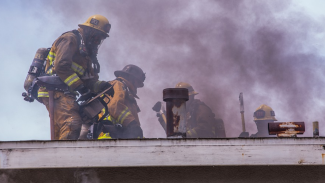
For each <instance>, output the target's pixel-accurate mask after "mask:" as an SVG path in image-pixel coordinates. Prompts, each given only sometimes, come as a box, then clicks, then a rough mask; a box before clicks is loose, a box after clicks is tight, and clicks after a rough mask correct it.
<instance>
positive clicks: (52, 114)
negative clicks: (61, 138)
mask: <svg viewBox="0 0 325 183" xmlns="http://www.w3.org/2000/svg"><path fill="white" fill-rule="evenodd" d="M48 92H49V108H50V111H49V113H50V129H51V140H55V139H54V91H48Z"/></svg>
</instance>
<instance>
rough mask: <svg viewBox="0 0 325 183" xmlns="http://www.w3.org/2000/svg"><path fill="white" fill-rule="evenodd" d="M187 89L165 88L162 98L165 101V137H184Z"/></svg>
mask: <svg viewBox="0 0 325 183" xmlns="http://www.w3.org/2000/svg"><path fill="white" fill-rule="evenodd" d="M188 99H189V97H188V89H186V88H166V89H164V90H163V100H164V101H165V102H166V120H167V130H166V134H167V137H186V101H187V100H188Z"/></svg>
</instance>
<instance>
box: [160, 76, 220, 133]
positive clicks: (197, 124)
mask: <svg viewBox="0 0 325 183" xmlns="http://www.w3.org/2000/svg"><path fill="white" fill-rule="evenodd" d="M175 88H187V89H188V92H189V100H188V101H187V102H186V112H187V124H186V128H187V132H186V137H187V138H224V137H226V134H225V128H224V123H223V120H222V119H220V118H216V117H215V114H214V113H213V112H212V110H211V109H210V108H209V107H208V106H207V105H206V104H205V103H204V102H202V101H200V100H199V99H194V97H195V95H197V94H199V93H198V92H196V91H195V90H194V89H193V87H192V86H191V85H190V84H188V83H185V82H179V83H177V84H176V86H175ZM157 117H158V120H159V122H160V124H164V123H165V122H164V121H163V120H164V118H163V117H162V115H161V114H159V113H157Z"/></svg>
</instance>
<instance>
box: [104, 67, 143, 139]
mask: <svg viewBox="0 0 325 183" xmlns="http://www.w3.org/2000/svg"><path fill="white" fill-rule="evenodd" d="M114 75H115V76H116V77H117V78H116V79H115V80H113V81H111V82H110V84H111V85H113V88H114V91H115V94H114V97H110V102H109V103H108V105H107V106H108V111H109V116H108V117H107V118H105V120H109V121H110V122H111V123H113V125H108V126H104V128H103V133H101V134H100V135H99V137H98V139H105V138H110V137H112V138H142V137H143V132H142V129H141V127H140V121H139V117H138V113H139V112H140V108H139V106H138V104H137V101H136V99H139V97H138V96H137V89H138V88H142V87H143V86H144V84H143V82H144V80H145V78H146V76H145V73H144V72H143V71H142V69H141V68H140V67H138V66H136V65H127V66H125V67H124V68H123V69H122V70H118V71H115V72H114Z"/></svg>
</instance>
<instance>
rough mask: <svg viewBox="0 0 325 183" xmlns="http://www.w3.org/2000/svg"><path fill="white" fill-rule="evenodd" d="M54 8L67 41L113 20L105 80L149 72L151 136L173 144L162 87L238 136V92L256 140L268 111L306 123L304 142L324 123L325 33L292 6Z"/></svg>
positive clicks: (108, 4)
mask: <svg viewBox="0 0 325 183" xmlns="http://www.w3.org/2000/svg"><path fill="white" fill-rule="evenodd" d="M51 3H52V4H51ZM51 3H49V2H46V6H47V7H55V9H48V11H50V12H49V13H50V14H51V13H53V12H54V11H55V12H56V13H57V14H59V15H60V16H59V17H58V18H59V19H61V20H62V22H63V26H65V27H63V26H62V31H63V32H64V31H67V30H66V29H67V28H68V27H72V28H76V27H77V26H76V25H77V24H78V23H82V22H84V21H85V20H86V19H87V18H88V16H90V15H92V14H102V15H104V16H106V17H108V19H109V21H110V22H111V24H112V29H111V33H110V37H109V38H108V40H105V41H104V43H103V45H102V47H101V48H100V50H99V61H100V63H101V68H102V73H101V74H100V77H101V79H103V80H113V79H114V78H115V77H114V75H113V72H114V71H115V70H120V69H122V68H123V67H124V66H125V65H127V64H135V65H138V66H140V67H141V68H142V69H143V70H144V71H145V72H146V81H145V86H144V88H141V89H139V91H138V93H139V97H140V100H139V101H138V104H139V106H140V108H141V112H140V113H139V116H140V121H141V124H142V127H143V129H144V134H145V136H146V137H165V135H164V131H163V129H162V128H161V127H160V126H159V123H158V121H157V119H156V116H155V113H154V112H153V111H152V110H151V107H152V106H153V105H154V104H155V102H156V101H158V100H160V101H162V90H163V89H164V88H170V87H174V86H175V85H176V84H177V83H178V82H180V81H184V82H188V83H190V84H191V85H192V86H193V87H194V89H195V90H196V91H197V92H199V95H197V98H200V99H201V100H202V101H204V102H205V103H206V104H207V105H208V106H210V107H211V109H212V110H213V111H214V112H215V114H216V116H218V117H221V118H223V120H224V122H225V127H226V133H227V136H230V137H237V136H238V135H239V134H240V132H241V119H240V113H239V101H238V95H239V93H240V92H243V93H244V102H245V116H246V124H247V127H246V128H247V129H248V131H249V132H250V133H255V132H256V127H255V124H254V122H253V118H252V116H253V112H254V111H255V109H256V108H257V107H258V106H260V105H261V104H266V105H269V106H270V107H272V108H273V110H274V111H275V114H276V118H277V119H278V120H279V121H305V122H306V133H305V134H306V135H311V134H312V133H311V131H312V130H311V129H312V127H311V126H312V125H311V122H312V121H314V120H318V121H320V122H322V121H324V117H323V115H322V107H324V103H323V102H321V99H322V98H324V94H323V92H322V91H321V90H322V87H321V86H322V85H324V79H323V78H324V77H323V73H322V69H321V68H322V67H323V66H324V64H323V63H322V62H321V61H322V60H323V56H322V55H321V54H320V52H321V50H319V48H318V46H317V45H320V43H321V39H323V40H324V36H323V35H322V34H321V33H322V31H323V30H324V26H321V24H320V22H318V20H315V19H313V18H311V17H308V16H307V15H305V14H304V13H303V12H299V11H297V10H293V9H292V8H291V7H292V2H291V1H281V0H272V1H257V0H249V1H248V0H247V1H245V0H243V1H237V0H216V1H213V0H202V1H182V0H164V1H158V0H157V1H147V0H137V1H132V0H124V1H92V4H89V1H78V3H77V2H74V3H69V4H67V3H66V1H63V0H61V1H55V2H51ZM58 9H60V11H57V10H58ZM74 25H75V27H73V26H74ZM64 28H66V29H64ZM53 41H54V40H53ZM321 131H322V130H321Z"/></svg>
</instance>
